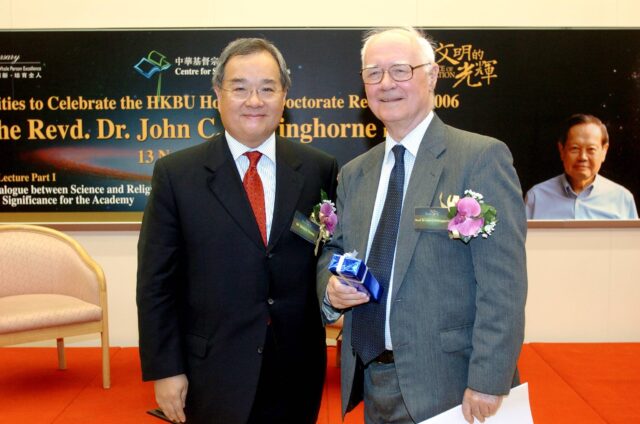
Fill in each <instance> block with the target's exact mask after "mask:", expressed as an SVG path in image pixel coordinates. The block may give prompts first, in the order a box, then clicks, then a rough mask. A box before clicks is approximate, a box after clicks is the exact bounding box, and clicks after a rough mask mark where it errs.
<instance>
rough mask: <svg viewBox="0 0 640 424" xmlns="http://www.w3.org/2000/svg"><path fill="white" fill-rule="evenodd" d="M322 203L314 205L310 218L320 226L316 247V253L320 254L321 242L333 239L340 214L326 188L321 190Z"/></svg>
mask: <svg viewBox="0 0 640 424" xmlns="http://www.w3.org/2000/svg"><path fill="white" fill-rule="evenodd" d="M320 199H321V200H320V203H318V204H317V205H315V206H314V207H313V212H312V213H311V216H310V217H309V219H311V222H313V223H315V224H317V225H318V226H319V227H320V228H319V231H318V238H317V239H316V247H315V249H314V254H316V255H317V254H318V248H319V247H320V242H323V243H326V242H328V241H329V240H331V237H332V236H333V232H334V231H335V229H336V225H337V224H338V215H336V205H335V204H334V203H333V202H332V201H331V200H329V197H328V196H327V193H326V192H325V191H324V190H321V191H320Z"/></svg>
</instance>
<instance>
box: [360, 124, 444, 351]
mask: <svg viewBox="0 0 640 424" xmlns="http://www.w3.org/2000/svg"><path fill="white" fill-rule="evenodd" d="M432 119H433V112H429V114H428V115H427V117H426V118H424V120H423V121H422V122H420V124H418V125H417V126H416V127H415V128H414V129H413V130H412V131H411V132H410V133H409V134H407V135H406V136H405V137H404V139H402V140H400V141H396V140H394V139H393V138H391V136H390V135H389V134H387V138H386V140H385V142H384V159H383V161H382V172H381V173H380V180H379V182H378V192H377V194H376V203H375V205H374V207H373V215H372V217H371V225H370V226H369V239H368V242H367V255H366V257H365V259H368V258H369V251H370V250H371V244H372V242H373V237H374V236H375V234H376V229H377V228H378V222H379V221H380V215H381V214H382V209H383V208H384V202H385V200H386V198H387V187H388V186H389V177H390V176H391V171H392V170H393V165H394V164H395V161H396V160H395V156H394V155H393V152H392V151H391V149H392V148H393V147H394V146H395V145H396V144H401V145H403V146H404V147H405V149H406V150H405V152H404V175H405V177H404V188H403V190H402V202H403V207H404V197H405V194H406V193H407V187H408V186H409V180H410V178H411V171H413V164H414V163H415V161H416V156H417V155H418V149H419V148H420V143H421V142H422V138H423V137H424V134H425V132H427V128H428V127H429V124H430V123H431V120H432ZM397 246H398V241H397V240H396V249H395V250H394V252H393V266H392V267H391V277H390V278H389V288H388V289H387V293H386V296H387V304H386V308H387V310H386V314H385V324H384V343H385V347H386V349H388V350H393V344H392V341H391V331H390V329H389V312H390V310H391V293H392V292H393V271H394V269H395V264H396V250H397ZM365 262H366V261H365Z"/></svg>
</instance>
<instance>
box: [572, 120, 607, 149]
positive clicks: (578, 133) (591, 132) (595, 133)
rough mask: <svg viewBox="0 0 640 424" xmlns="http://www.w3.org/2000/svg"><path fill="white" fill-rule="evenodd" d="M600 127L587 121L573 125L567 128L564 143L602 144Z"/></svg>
mask: <svg viewBox="0 0 640 424" xmlns="http://www.w3.org/2000/svg"><path fill="white" fill-rule="evenodd" d="M603 138H604V137H603V134H602V129H601V128H600V126H599V125H597V124H595V123H592V122H588V123H583V124H578V125H574V126H573V127H571V128H570V129H569V133H568V134H567V141H566V143H567V144H568V143H571V144H577V145H590V144H597V145H602V144H603Z"/></svg>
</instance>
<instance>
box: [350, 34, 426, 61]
mask: <svg viewBox="0 0 640 424" xmlns="http://www.w3.org/2000/svg"><path fill="white" fill-rule="evenodd" d="M423 59H425V54H424V52H423V50H422V48H421V46H420V44H419V43H418V40H417V39H416V37H415V36H414V35H413V34H411V33H409V32H406V31H400V30H391V31H386V32H382V33H380V34H376V35H374V36H373V37H371V38H370V39H369V40H367V42H366V43H365V45H364V47H363V55H362V67H363V68H365V67H368V66H375V65H383V64H391V63H413V62H416V61H423ZM381 61H384V62H386V63H379V62H381Z"/></svg>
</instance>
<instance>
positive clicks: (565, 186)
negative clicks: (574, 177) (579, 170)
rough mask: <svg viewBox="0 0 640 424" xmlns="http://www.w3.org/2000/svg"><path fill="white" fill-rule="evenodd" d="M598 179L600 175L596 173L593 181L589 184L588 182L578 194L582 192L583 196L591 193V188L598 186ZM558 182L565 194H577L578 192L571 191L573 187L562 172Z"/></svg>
mask: <svg viewBox="0 0 640 424" xmlns="http://www.w3.org/2000/svg"><path fill="white" fill-rule="evenodd" d="M599 180H600V175H599V174H596V177H595V178H594V179H593V182H592V183H591V184H589V185H588V186H586V187H585V188H584V190H582V192H581V193H580V194H582V195H583V196H589V195H591V193H593V190H595V189H596V187H597V186H598V184H599ZM560 182H561V183H562V188H563V189H564V192H565V194H567V195H569V194H571V195H573V196H578V194H577V193H576V192H575V191H573V187H571V183H570V182H569V179H568V178H567V174H564V173H563V174H562V175H561V176H560ZM583 193H584V194H583Z"/></svg>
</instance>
